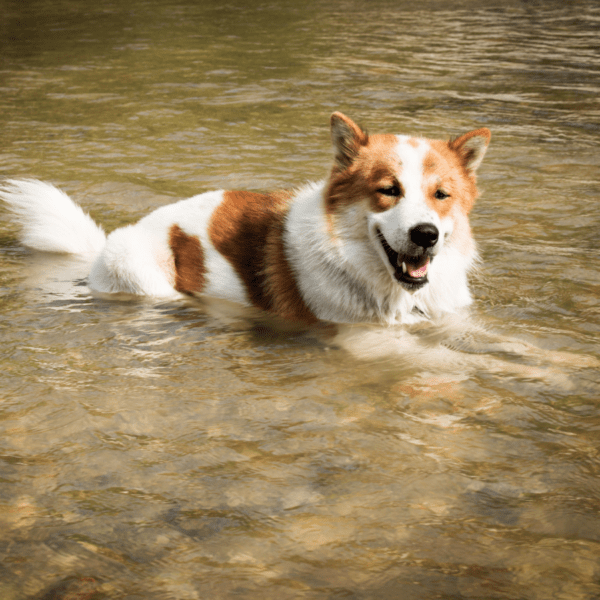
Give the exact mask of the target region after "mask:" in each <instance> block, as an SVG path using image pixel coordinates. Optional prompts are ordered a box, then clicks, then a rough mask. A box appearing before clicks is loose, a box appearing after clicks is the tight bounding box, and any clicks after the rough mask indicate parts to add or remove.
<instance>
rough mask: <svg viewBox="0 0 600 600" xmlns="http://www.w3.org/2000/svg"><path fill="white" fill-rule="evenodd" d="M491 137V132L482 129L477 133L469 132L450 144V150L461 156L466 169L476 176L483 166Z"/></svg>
mask: <svg viewBox="0 0 600 600" xmlns="http://www.w3.org/2000/svg"><path fill="white" fill-rule="evenodd" d="M491 137H492V134H491V132H490V130H489V129H487V128H486V127H482V128H481V129H475V131H469V133H465V134H464V135H461V136H460V137H458V138H456V139H455V140H452V141H451V142H450V148H451V149H452V150H454V151H455V152H456V153H457V154H458V155H459V157H460V158H461V160H462V163H463V165H464V166H465V169H466V170H467V171H468V172H469V173H470V174H471V175H474V174H475V171H477V168H478V167H479V165H480V164H481V161H482V160H483V157H484V155H485V151H486V150H487V147H488V144H489V143H490V139H491Z"/></svg>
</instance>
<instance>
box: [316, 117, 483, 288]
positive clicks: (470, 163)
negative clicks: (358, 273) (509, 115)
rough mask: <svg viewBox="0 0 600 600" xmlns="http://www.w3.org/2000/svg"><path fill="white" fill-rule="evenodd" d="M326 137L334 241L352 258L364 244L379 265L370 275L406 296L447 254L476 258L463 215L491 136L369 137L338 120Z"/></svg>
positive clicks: (470, 202) (475, 133)
mask: <svg viewBox="0 0 600 600" xmlns="http://www.w3.org/2000/svg"><path fill="white" fill-rule="evenodd" d="M331 133H332V140H333V146H334V152H335V163H334V166H333V169H332V173H331V177H330V180H329V184H328V187H327V192H326V210H327V215H328V217H329V219H330V222H331V228H332V233H333V235H334V237H335V236H338V237H339V238H341V240H342V241H343V243H344V245H345V246H346V247H349V248H352V247H355V248H357V251H358V247H359V246H360V245H363V248H364V243H365V242H366V243H368V245H369V248H372V249H374V253H376V255H377V256H378V258H379V259H380V261H381V262H379V261H376V264H375V268H376V269H377V270H378V271H380V272H381V271H382V270H383V268H384V269H385V270H386V271H387V273H388V275H389V277H390V278H391V280H393V281H395V282H397V283H398V284H399V285H401V286H402V287H403V288H404V289H406V290H408V291H416V290H418V289H420V288H422V287H423V286H424V285H425V284H426V283H427V282H428V275H429V273H430V265H431V264H432V262H433V261H434V260H435V258H436V256H438V255H440V253H442V252H443V251H444V249H445V248H446V249H448V248H453V249H455V250H458V251H459V252H461V253H463V254H464V255H469V254H473V251H474V250H473V243H472V240H471V236H470V229H469V223H468V218H467V215H468V214H469V211H470V210H471V208H472V206H473V203H474V201H475V199H476V197H477V187H476V184H475V172H476V170H477V167H478V166H479V164H480V163H481V161H482V159H483V156H484V154H485V151H486V149H487V145H488V143H489V140H490V137H491V134H490V132H489V130H488V129H485V128H482V129H477V130H475V131H471V132H469V133H466V134H465V135H462V136H460V137H458V138H456V139H453V140H450V141H441V140H429V139H422V138H411V137H406V136H396V135H391V134H386V135H368V134H367V133H366V132H364V131H363V130H362V129H361V128H360V127H358V125H356V124H355V123H354V122H353V121H352V120H351V119H349V118H348V117H346V116H345V115H343V114H341V113H339V112H336V113H334V114H333V115H332V117H331ZM350 253H352V251H350ZM350 260H352V257H350Z"/></svg>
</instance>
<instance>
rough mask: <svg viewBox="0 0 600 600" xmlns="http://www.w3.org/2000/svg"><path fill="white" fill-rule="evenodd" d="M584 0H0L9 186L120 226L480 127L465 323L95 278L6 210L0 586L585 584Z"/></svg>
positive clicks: (591, 170)
mask: <svg viewBox="0 0 600 600" xmlns="http://www.w3.org/2000/svg"><path fill="white" fill-rule="evenodd" d="M599 28H600V7H599V6H598V4H597V3H596V2H594V1H592V0H588V1H582V2H563V1H557V0H549V1H546V2H536V1H535V0H534V1H522V2H516V1H514V0H508V1H503V2H494V1H492V2H489V1H488V0H485V1H483V0H473V1H466V2H463V3H460V2H453V1H452V0H450V1H449V2H446V1H445V2H441V1H440V2H437V1H435V0H427V1H425V2H420V3H417V2H407V1H406V0H397V1H393V2H392V1H389V2H388V1H385V0H371V1H369V2H368V3H367V2H359V1H358V0H347V1H343V0H340V1H336V0H333V1H331V0H330V1H327V2H325V1H324V0H323V1H322V0H309V1H308V2H306V3H299V2H298V3H290V2H283V1H279V2H277V1H273V2H261V1H259V0H250V1H247V0H246V1H244V2H240V1H239V0H232V1H231V2H225V3H221V2H192V1H191V0H190V1H189V2H185V1H183V0H173V1H171V2H169V1H168V0H130V1H127V2H113V1H112V0H109V1H107V2H96V3H93V2H83V1H76V0H53V1H52V2H50V1H49V0H36V1H32V2H27V3H23V2H17V1H16V0H14V1H13V0H0V131H1V139H2V143H1V145H0V177H36V178H39V179H42V180H46V181H50V182H52V183H54V184H56V185H58V186H60V187H62V188H63V189H65V190H66V191H67V192H68V193H69V194H71V195H72V196H73V197H74V198H75V199H76V200H77V201H78V202H80V203H81V204H82V205H83V206H84V207H85V208H86V210H89V211H90V212H91V214H92V215H93V216H94V217H95V218H96V219H97V220H98V221H100V222H101V223H102V224H103V225H104V226H105V227H106V228H107V229H108V230H111V229H113V228H115V227H116V226H119V225H123V224H126V223H130V222H132V221H134V220H135V219H137V218H139V217H140V216H141V215H144V214H146V213H147V212H148V211H149V210H151V209H154V208H156V207H158V206H162V205H164V204H166V203H169V202H172V201H174V200H177V199H180V198H183V197H186V196H190V195H193V194H196V193H199V192H202V191H206V190H209V189H214V188H219V187H229V188H245V189H252V190H268V189H274V188H283V187H290V186H295V185H301V184H303V183H304V182H306V181H308V180H313V179H317V178H321V177H323V176H324V175H325V173H326V171H327V168H328V164H329V160H330V149H329V132H328V119H329V115H330V113H331V112H332V111H333V110H342V111H344V112H346V113H347V114H348V115H350V116H351V117H353V118H355V119H356V120H358V121H359V122H361V123H363V124H364V125H365V126H366V127H368V128H369V130H370V131H373V132H394V133H412V134H418V135H426V136H437V137H439V136H441V137H446V136H449V135H455V134H458V133H462V132H465V131H468V130H469V129H473V128H475V127H480V126H486V127H489V128H490V129H491V130H492V133H493V139H492V145H491V147H490V150H489V152H488V155H487V156H486V159H485V161H484V164H483V166H482V168H481V171H480V178H479V180H480V186H481V188H482V191H483V195H482V197H481V198H480V200H479V201H478V204H477V205H476V207H475V210H474V213H473V217H472V222H473V229H474V232H475V235H476V237H477V240H478V243H479V248H480V252H481V256H482V259H483V260H482V264H481V269H480V271H479V273H478V274H477V276H476V277H475V278H474V280H473V291H474V295H475V297H476V302H475V304H474V306H473V308H472V310H471V315H470V318H469V321H470V323H469V324H466V323H463V322H458V323H457V322H456V320H453V321H449V322H445V323H436V324H431V325H426V326H421V327H413V328H412V329H400V328H396V329H394V328H391V329H382V328H377V327H372V326H371V327H369V326H365V327H353V328H346V329H344V328H339V329H338V330H333V329H330V328H326V327H325V328H318V329H315V330H310V331H297V330H288V329H286V328H284V327H282V326H281V324H278V323H274V322H271V321H269V320H267V319H266V318H265V317H264V316H263V315H260V314H257V313H251V312H247V311H241V310H240V309H238V308H237V307H234V306H224V305H223V304H222V303H215V302H203V303H200V302H198V303H195V304H192V303H190V302H188V303H185V302H181V303H177V302H171V303H157V302H151V301H144V300H139V301H127V302H125V301H121V302H117V301H109V300H105V299H99V298H94V297H92V296H91V295H90V293H89V291H88V289H87V287H86V285H85V278H86V275H87V270H86V269H87V265H86V264H84V263H80V262H78V261H77V260H75V259H70V258H67V257H57V256H55V257H48V256H43V255H39V254H35V253H33V252H30V251H28V250H25V249H23V248H22V247H21V246H20V245H19V243H18V240H17V231H16V229H15V227H14V226H13V225H12V224H11V223H10V222H9V221H8V219H7V218H5V217H6V213H4V212H1V213H0V290H1V296H0V336H1V337H0V339H1V342H2V350H1V353H0V390H1V391H0V395H1V402H0V432H1V433H0V459H1V460H0V598H2V599H3V600H20V599H29V598H35V599H38V600H41V599H45V600H50V599H51V598H52V599H69V600H73V599H74V598H80V599H81V598H94V599H99V598H111V599H112V598H114V599H132V600H133V599H144V600H155V599H156V600H162V599H174V600H188V599H190V600H191V599H200V600H204V599H209V598H210V599H213V598H215V599H218V598H223V599H228V598H244V599H254V598H256V599H260V600H266V599H274V600H275V599H276V600H286V599H296V598H310V599H332V598H354V599H377V600H379V599H402V600H413V599H414V600H421V599H422V600H430V599H434V598H441V599H458V598H473V599H515V600H517V599H519V600H521V599H527V600H529V599H536V600H537V599H539V600H548V599H550V598H552V599H564V600H582V599H589V600H594V599H597V598H598V597H600V521H599V514H600V450H599V449H600V400H599V392H600V385H599V379H600V378H599V367H598V365H599V364H600V363H598V359H600V350H599V343H598V341H599V335H598V334H599V330H600V317H599V312H600V258H599V254H598V245H599V243H600V208H599V206H600V189H599V184H598V171H599V166H600V151H599V146H600V105H599V101H598V98H599V97H600V49H599V45H600V41H599V40H600V37H599V33H598V32H599V30H600V29H599Z"/></svg>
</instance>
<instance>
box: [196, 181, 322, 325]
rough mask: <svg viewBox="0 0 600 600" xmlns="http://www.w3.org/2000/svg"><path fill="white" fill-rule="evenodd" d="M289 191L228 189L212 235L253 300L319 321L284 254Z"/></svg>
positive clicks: (212, 225)
mask: <svg viewBox="0 0 600 600" xmlns="http://www.w3.org/2000/svg"><path fill="white" fill-rule="evenodd" d="M290 197H291V194H290V193H288V192H277V193H273V194H258V193H254V192H242V191H230V192H225V193H224V195H223V201H222V202H221V204H220V205H219V206H218V207H217V208H216V210H215V212H214V213H213V215H212V217H211V220H210V223H209V226H208V235H209V237H210V240H211V242H212V243H213V245H214V246H215V248H216V249H217V250H218V251H219V252H220V253H221V254H222V255H223V256H224V257H225V258H226V259H227V260H228V261H229V262H230V263H231V265H232V266H233V268H234V269H235V271H236V273H237V274H238V275H239V277H240V279H241V280H242V281H243V282H244V285H245V287H246V291H247V294H248V297H249V298H250V301H251V302H252V304H253V305H254V306H257V307H258V308H261V309H262V310H266V311H268V312H271V313H274V314H277V315H279V316H280V317H283V318H284V319H290V320H295V321H302V322H304V323H315V322H316V321H317V318H316V317H315V316H314V314H313V313H312V312H311V311H310V309H309V308H308V306H307V305H306V303H305V302H304V299H303V298H302V296H301V295H300V291H299V290H298V286H297V284H296V279H295V277H294V273H293V271H292V268H291V266H290V264H289V262H288V260H287V258H286V255H285V247H284V246H285V245H284V240H283V231H284V222H285V217H286V214H287V210H288V206H289V202H288V200H289V198H290Z"/></svg>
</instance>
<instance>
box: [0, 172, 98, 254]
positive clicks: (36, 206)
mask: <svg viewBox="0 0 600 600" xmlns="http://www.w3.org/2000/svg"><path fill="white" fill-rule="evenodd" d="M0 199H1V200H4V202H6V204H7V205H8V208H9V209H10V210H11V211H12V212H13V213H14V215H15V217H16V220H17V222H18V223H19V224H20V225H21V237H20V239H21V242H22V243H23V244H24V245H25V246H28V247H30V248H33V249H35V250H40V251H42V252H60V253H64V254H78V255H80V256H86V257H90V258H91V257H94V256H96V255H97V254H99V253H100V251H101V250H102V248H103V247H104V244H105V242H106V234H105V233H104V231H103V230H102V228H101V227H100V226H98V225H96V223H94V221H93V219H92V218H91V217H90V216H89V215H88V214H86V213H84V212H83V210H82V209H81V208H80V207H79V206H78V205H77V204H75V202H73V200H71V199H70V198H69V196H67V195H66V194H65V193H64V192H61V191H60V190H58V189H57V188H55V187H54V186H52V185H49V184H47V183H42V182H41V181H36V180H34V179H23V180H15V179H9V180H8V181H6V183H5V184H4V185H2V186H0Z"/></svg>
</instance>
